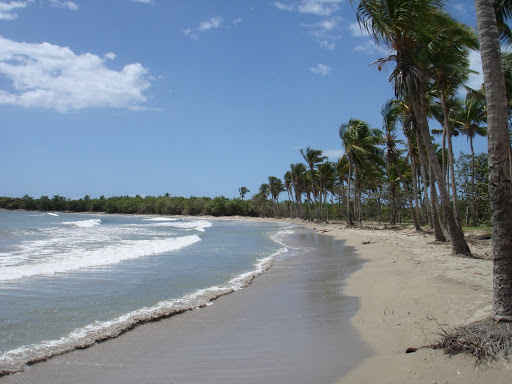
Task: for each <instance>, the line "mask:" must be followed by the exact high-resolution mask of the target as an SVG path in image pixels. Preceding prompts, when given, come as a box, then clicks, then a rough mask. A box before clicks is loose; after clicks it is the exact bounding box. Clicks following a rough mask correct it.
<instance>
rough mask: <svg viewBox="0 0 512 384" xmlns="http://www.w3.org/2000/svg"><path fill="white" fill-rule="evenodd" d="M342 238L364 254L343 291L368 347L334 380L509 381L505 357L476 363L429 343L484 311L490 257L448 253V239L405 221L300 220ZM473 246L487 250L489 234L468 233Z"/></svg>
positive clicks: (488, 302)
mask: <svg viewBox="0 0 512 384" xmlns="http://www.w3.org/2000/svg"><path fill="white" fill-rule="evenodd" d="M306 227H309V228H312V229H313V228H314V229H316V230H317V231H319V232H322V233H325V234H327V235H331V236H334V237H335V238H337V239H342V240H345V241H346V244H347V245H349V246H352V247H354V248H356V249H357V251H358V254H359V255H360V256H361V257H362V258H363V259H365V260H366V261H367V262H366V263H365V264H364V265H363V268H362V269H360V270H359V271H357V272H355V273H354V274H352V275H351V276H350V277H349V280H348V286H347V287H346V289H345V293H346V294H348V295H354V296H357V297H359V298H360V304H361V307H360V309H359V311H358V312H357V314H356V315H355V316H354V317H353V319H352V323H353V325H354V327H355V328H356V329H357V330H358V332H359V334H360V335H361V337H362V338H363V340H364V341H365V342H366V343H367V344H368V345H369V346H370V347H371V348H372V350H373V353H374V355H373V356H372V357H370V358H369V359H366V360H364V361H362V362H361V363H360V364H359V365H358V366H357V367H355V368H354V369H353V370H351V371H350V372H349V374H348V375H346V376H344V377H343V378H342V379H341V380H340V384H346V383H379V384H387V383H390V384H391V383H393V384H399V383H439V384H441V383H442V384H444V383H465V384H471V383H489V384H491V383H492V384H495V383H496V384H498V383H512V368H511V364H509V363H507V362H501V363H498V364H492V365H491V366H478V367H477V366H476V365H475V360H474V359H473V358H471V357H468V356H455V357H448V356H447V355H444V354H443V352H442V351H439V350H432V349H429V348H426V349H420V350H418V351H417V352H416V353H410V354H406V353H405V350H406V349H407V348H408V347H415V348H418V347H422V346H425V345H430V344H432V343H434V342H435V341H436V340H438V339H439V336H438V335H439V332H440V330H441V328H448V327H453V326H457V325H463V324H468V323H470V322H472V321H474V320H478V319H481V318H485V317H487V316H489V315H490V313H491V309H492V261H491V260H489V259H469V258H461V257H455V256H452V255H451V248H450V245H449V244H443V243H438V242H435V241H434V237H433V235H432V234H427V233H425V234H418V233H416V232H415V231H414V230H413V229H407V230H400V231H394V230H379V229H374V230H372V229H353V228H346V226H345V225H335V224H330V225H325V224H306ZM469 243H470V247H471V249H472V252H473V254H475V255H477V256H483V257H487V258H489V255H490V253H491V246H490V241H489V240H471V239H469Z"/></svg>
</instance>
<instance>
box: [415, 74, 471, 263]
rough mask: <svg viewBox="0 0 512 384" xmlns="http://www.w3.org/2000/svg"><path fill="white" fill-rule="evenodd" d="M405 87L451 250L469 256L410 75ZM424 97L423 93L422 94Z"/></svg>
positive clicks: (418, 96) (418, 95)
mask: <svg viewBox="0 0 512 384" xmlns="http://www.w3.org/2000/svg"><path fill="white" fill-rule="evenodd" d="M406 82H407V89H408V91H409V96H410V98H411V104H412V107H413V111H414V115H415V116H416V121H417V122H418V126H419V128H420V130H421V136H422V137H423V143H424V144H425V147H426V149H427V154H428V157H429V161H430V164H431V165H432V167H433V170H434V176H435V178H436V181H437V183H438V186H439V192H440V194H441V201H442V204H443V208H444V214H445V219H446V221H447V224H448V230H449V232H450V240H451V245H452V252H453V253H454V254H462V255H466V256H471V251H470V249H469V246H468V244H467V242H466V239H465V238H464V233H463V232H462V230H461V229H460V227H459V225H458V224H457V222H456V221H455V216H454V215H453V209H452V206H451V202H450V196H449V195H448V191H447V190H446V184H445V182H444V178H443V172H442V170H441V166H440V165H439V161H438V160H437V156H436V151H435V149H434V145H433V144H432V140H431V138H430V130H429V127H428V121H427V117H426V114H425V113H424V110H423V108H422V104H423V103H422V101H421V99H420V97H421V96H420V94H419V93H418V92H417V90H416V87H415V85H414V84H413V80H412V78H411V77H407V80H406ZM423 97H424V95H423Z"/></svg>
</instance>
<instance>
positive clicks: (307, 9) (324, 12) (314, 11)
mask: <svg viewBox="0 0 512 384" xmlns="http://www.w3.org/2000/svg"><path fill="white" fill-rule="evenodd" d="M342 1H343V0H300V1H289V2H287V3H283V2H280V1H276V2H274V5H275V6H276V7H277V8H279V9H281V10H283V11H294V12H299V13H307V14H311V15H317V16H330V15H332V14H333V13H334V12H336V11H337V10H339V9H340V5H339V4H340V3H341V2H342Z"/></svg>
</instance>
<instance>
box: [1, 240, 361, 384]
mask: <svg viewBox="0 0 512 384" xmlns="http://www.w3.org/2000/svg"><path fill="white" fill-rule="evenodd" d="M293 244H295V245H296V246H297V247H299V248H301V250H300V251H297V252H296V254H294V255H293V256H289V257H286V256H285V257H284V258H281V259H278V260H276V262H275V264H274V266H273V267H272V268H271V269H270V270H269V271H268V272H267V273H266V274H264V275H262V276H260V277H258V278H257V279H256V280H255V281H254V282H253V284H252V285H251V286H249V287H246V288H245V289H243V290H241V291H238V292H235V293H233V294H230V295H227V296H224V297H221V298H219V299H218V300H216V301H215V302H214V303H213V304H212V305H210V306H208V307H205V308H201V309H196V310H193V311H190V312H187V313H184V314H182V315H178V316H175V317H172V318H168V319H163V320H161V321H158V322H153V323H149V324H144V325H142V326H139V327H137V328H135V329H134V330H132V331H130V332H128V333H126V334H124V335H122V336H120V337H118V338H117V339H113V340H108V341H106V342H103V343H100V344H97V345H95V346H93V347H92V348H89V349H85V350H79V351H74V352H71V353H68V354H65V355H62V356H57V357H55V358H53V359H51V360H49V361H46V362H42V363H38V364H35V365H32V366H30V367H29V368H28V369H27V370H26V371H25V372H22V373H19V374H15V375H11V376H6V377H3V378H0V382H1V383H2V384H4V383H6V384H7V383H160V382H165V383H241V382H244V383H283V384H287V383H290V384H292V383H293V384H300V383H304V384H311V383H326V384H327V383H335V382H336V381H337V380H338V379H339V378H340V377H341V376H343V375H344V374H345V373H347V372H349V371H350V370H351V369H352V368H354V367H355V366H356V365H357V364H358V363H359V362H361V361H363V360H364V359H365V358H366V357H368V356H369V355H370V349H369V348H367V347H366V346H365V344H364V343H363V342H362V341H361V339H360V336H359V335H358V333H357V332H356V330H355V327H354V325H353V324H352V322H351V319H352V317H353V316H354V314H355V313H356V312H357V311H358V309H359V300H358V298H356V297H351V296H347V295H346V294H345V293H344V288H345V281H346V279H347V277H348V276H349V275H350V274H351V273H352V272H354V271H355V270H357V269H359V268H360V266H361V264H362V261H361V259H360V258H359V257H358V256H357V254H356V253H355V251H354V249H353V248H351V247H347V246H344V241H341V240H336V239H334V238H332V237H328V236H324V235H320V234H317V233H315V232H314V231H311V230H300V231H299V233H298V234H297V235H294V242H293Z"/></svg>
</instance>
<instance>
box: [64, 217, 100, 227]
mask: <svg viewBox="0 0 512 384" xmlns="http://www.w3.org/2000/svg"><path fill="white" fill-rule="evenodd" d="M62 224H64V225H69V226H75V227H79V228H92V227H96V226H98V225H101V220H100V219H89V220H80V221H64V222H62Z"/></svg>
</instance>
